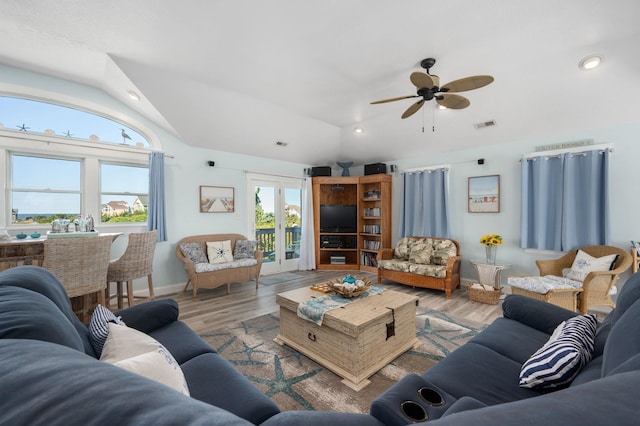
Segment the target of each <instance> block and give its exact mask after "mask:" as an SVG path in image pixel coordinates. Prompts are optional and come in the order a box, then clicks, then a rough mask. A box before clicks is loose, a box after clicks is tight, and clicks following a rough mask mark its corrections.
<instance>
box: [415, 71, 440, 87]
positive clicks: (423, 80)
mask: <svg viewBox="0 0 640 426" xmlns="http://www.w3.org/2000/svg"><path fill="white" fill-rule="evenodd" d="M434 77H435V80H438V76H435V75H429V74H425V73H423V72H419V71H415V72H412V73H411V77H409V79H410V80H411V82H412V83H413V85H414V86H416V87H417V88H418V89H424V88H426V89H431V88H432V87H433V86H437V85H438V82H437V81H435V80H434Z"/></svg>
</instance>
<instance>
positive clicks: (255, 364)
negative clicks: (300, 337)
mask: <svg viewBox="0 0 640 426" xmlns="http://www.w3.org/2000/svg"><path fill="white" fill-rule="evenodd" d="M418 309H419V311H418V313H417V315H416V331H417V336H418V339H419V340H420V342H421V345H420V346H419V347H418V348H415V349H410V350H409V351H407V352H405V353H404V354H403V355H401V356H400V357H398V358H397V359H395V360H394V361H393V362H391V363H390V364H389V365H387V366H386V367H384V368H382V369H381V370H380V371H378V372H377V373H376V374H374V375H373V376H372V377H371V378H370V380H371V383H370V384H369V385H368V386H367V387H365V388H364V389H362V390H360V391H359V392H356V391H354V390H352V389H350V388H349V387H347V386H346V385H344V384H342V383H341V378H340V377H338V376H337V375H335V374H334V373H332V372H331V371H329V370H327V369H325V368H324V367H322V366H320V365H319V364H317V363H316V362H314V361H312V360H310V359H308V358H307V357H306V356H304V355H302V354H300V353H298V352H297V351H295V350H293V349H291V348H289V347H288V346H280V345H278V344H277V343H275V342H274V341H273V339H274V338H275V337H276V335H277V334H278V330H279V327H280V322H279V317H278V313H277V312H276V313H273V314H269V315H263V316H261V317H257V318H254V319H251V320H248V321H243V322H241V323H239V324H237V325H236V326H232V327H227V328H225V329H223V330H213V331H211V332H210V333H205V334H201V335H200V336H201V337H202V338H203V339H205V340H206V341H207V342H209V344H211V345H212V346H213V347H214V348H215V349H216V350H217V351H218V353H220V354H221V355H222V356H223V357H225V358H226V359H228V360H229V361H230V362H231V363H233V364H234V365H235V366H236V368H238V370H240V371H241V372H242V373H243V374H244V375H245V376H247V377H248V378H249V379H250V380H251V381H252V382H253V383H254V384H255V385H256V386H257V387H258V388H259V389H260V390H262V391H263V392H264V393H265V394H266V395H268V396H269V397H270V398H271V399H272V400H273V401H274V402H275V403H276V404H277V405H278V407H280V409H281V410H282V411H288V410H323V411H341V412H355V413H368V412H369V405H370V404H371V402H372V401H373V400H374V399H375V398H376V397H377V396H378V395H380V394H381V393H382V392H383V391H384V390H385V389H387V388H388V387H389V386H391V385H393V384H394V383H395V382H397V381H398V380H399V379H401V378H402V377H404V376H405V375H407V374H409V373H418V374H420V373H423V372H424V371H426V370H427V369H429V368H430V367H432V366H433V365H435V363H436V362H438V360H440V359H442V358H444V357H445V356H447V355H448V354H449V353H451V352H452V351H453V350H455V349H456V348H457V347H459V346H460V345H462V344H463V343H465V342H467V341H468V340H469V339H470V338H471V337H473V336H474V335H476V334H477V333H478V332H480V331H481V330H482V329H484V328H485V327H486V325H484V324H478V323H474V322H471V321H466V320H458V319H455V318H453V317H451V316H449V315H447V314H446V313H443V312H439V311H434V310H426V311H425V310H420V308H418Z"/></svg>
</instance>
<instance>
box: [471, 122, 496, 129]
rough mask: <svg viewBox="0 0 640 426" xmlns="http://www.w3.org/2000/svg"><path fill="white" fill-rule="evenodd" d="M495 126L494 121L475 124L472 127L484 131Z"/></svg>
mask: <svg viewBox="0 0 640 426" xmlns="http://www.w3.org/2000/svg"><path fill="white" fill-rule="evenodd" d="M495 125H496V120H490V121H483V122H482V123H476V124H474V125H473V127H475V128H476V129H484V128H485V127H491V126H495Z"/></svg>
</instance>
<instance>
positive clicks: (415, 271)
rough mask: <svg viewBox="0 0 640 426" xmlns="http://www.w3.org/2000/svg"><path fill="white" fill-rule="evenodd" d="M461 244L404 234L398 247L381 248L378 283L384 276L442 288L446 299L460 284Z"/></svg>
mask: <svg viewBox="0 0 640 426" xmlns="http://www.w3.org/2000/svg"><path fill="white" fill-rule="evenodd" d="M461 259H462V258H461V257H460V245H459V244H458V242H457V241H455V240H452V239H446V238H435V237H404V238H401V239H400V240H399V241H398V243H397V244H396V247H395V249H392V248H383V249H381V250H380V251H379V252H378V283H380V282H382V279H383V278H386V279H388V280H391V281H395V282H398V283H401V284H407V285H410V286H414V287H424V288H432V289H435V290H443V291H444V292H445V293H446V295H447V299H450V298H451V292H452V291H453V289H455V288H458V287H460V263H461Z"/></svg>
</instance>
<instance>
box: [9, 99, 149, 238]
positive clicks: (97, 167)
mask: <svg viewBox="0 0 640 426" xmlns="http://www.w3.org/2000/svg"><path fill="white" fill-rule="evenodd" d="M151 148H152V144H151V143H150V141H149V140H148V139H147V138H146V137H145V136H144V135H142V134H141V133H140V132H138V131H136V130H134V129H132V128H131V127H130V126H127V125H125V124H123V123H120V122H117V121H115V120H113V119H110V118H106V117H104V116H102V115H99V114H96V113H91V112H87V111H82V110H79V109H77V108H73V107H69V106H65V105H57V104H53V103H51V102H42V101H36V100H32V99H23V98H19V97H15V96H0V165H2V166H3V167H1V168H2V169H3V170H7V171H8V173H6V174H5V175H4V176H0V183H3V185H2V186H4V188H5V190H6V191H5V194H6V199H5V200H6V204H5V203H2V204H4V205H5V206H6V210H5V211H3V212H1V213H0V228H2V227H3V226H5V225H9V226H14V227H19V228H21V227H43V226H45V227H46V226H48V225H49V224H50V223H51V221H52V220H53V219H56V218H64V219H71V220H73V219H74V218H80V217H86V216H87V215H89V214H91V215H92V216H93V217H94V218H95V220H96V222H97V223H100V224H101V225H105V224H116V223H123V222H125V223H127V222H129V223H131V222H138V223H140V222H146V220H147V199H148V187H149V186H148V185H149V168H148V164H149V163H148V155H149V152H150V151H151ZM3 218H4V219H3ZM141 225H142V224H141Z"/></svg>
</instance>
